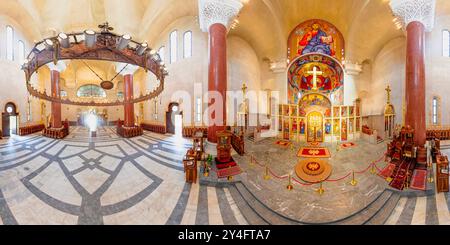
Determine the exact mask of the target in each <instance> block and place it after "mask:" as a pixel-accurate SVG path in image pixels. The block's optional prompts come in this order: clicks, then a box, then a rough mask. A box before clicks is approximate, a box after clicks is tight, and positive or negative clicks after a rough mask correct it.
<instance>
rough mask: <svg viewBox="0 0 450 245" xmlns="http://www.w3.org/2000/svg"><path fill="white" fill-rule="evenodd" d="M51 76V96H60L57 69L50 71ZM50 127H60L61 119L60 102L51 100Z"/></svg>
mask: <svg viewBox="0 0 450 245" xmlns="http://www.w3.org/2000/svg"><path fill="white" fill-rule="evenodd" d="M50 73H51V74H50V76H51V87H52V97H58V98H60V96H61V94H60V87H59V80H60V73H59V71H50ZM52 128H62V120H61V103H58V102H52Z"/></svg>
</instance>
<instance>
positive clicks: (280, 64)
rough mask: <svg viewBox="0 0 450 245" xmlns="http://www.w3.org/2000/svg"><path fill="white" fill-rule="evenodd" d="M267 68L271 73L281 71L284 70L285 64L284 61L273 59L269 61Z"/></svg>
mask: <svg viewBox="0 0 450 245" xmlns="http://www.w3.org/2000/svg"><path fill="white" fill-rule="evenodd" d="M269 68H270V70H271V71H272V72H273V73H283V72H286V69H287V64H286V61H274V62H270V63H269Z"/></svg>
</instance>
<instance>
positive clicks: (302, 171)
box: [295, 158, 332, 183]
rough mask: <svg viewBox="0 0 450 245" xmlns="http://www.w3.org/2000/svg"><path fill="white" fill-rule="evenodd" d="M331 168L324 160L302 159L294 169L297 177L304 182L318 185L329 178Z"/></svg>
mask: <svg viewBox="0 0 450 245" xmlns="http://www.w3.org/2000/svg"><path fill="white" fill-rule="evenodd" d="M331 171H332V167H331V165H330V164H328V162H327V161H325V160H320V159H317V158H316V159H314V158H309V159H304V160H301V161H299V162H298V164H297V166H296V167H295V173H296V174H297V176H298V177H299V178H300V179H302V180H303V181H305V182H309V183H319V182H322V181H324V180H326V179H328V177H330V175H331Z"/></svg>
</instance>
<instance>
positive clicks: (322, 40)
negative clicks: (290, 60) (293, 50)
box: [299, 23, 336, 56]
mask: <svg viewBox="0 0 450 245" xmlns="http://www.w3.org/2000/svg"><path fill="white" fill-rule="evenodd" d="M333 42H334V40H333V37H332V36H331V35H327V33H325V31H323V30H322V29H321V27H320V24H319V23H314V24H313V25H312V30H311V31H309V32H307V33H306V34H305V35H304V36H303V38H302V40H301V41H300V43H299V45H300V47H304V48H303V49H299V54H300V55H304V54H309V53H321V54H326V55H330V56H334V55H335V54H336V52H335V51H334V50H333V48H332V47H331V44H332V43H333Z"/></svg>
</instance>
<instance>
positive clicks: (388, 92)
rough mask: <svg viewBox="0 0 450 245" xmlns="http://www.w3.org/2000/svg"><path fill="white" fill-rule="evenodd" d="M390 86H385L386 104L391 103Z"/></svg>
mask: <svg viewBox="0 0 450 245" xmlns="http://www.w3.org/2000/svg"><path fill="white" fill-rule="evenodd" d="M391 91H392V90H391V86H389V85H388V86H387V88H386V92H387V103H388V104H391Z"/></svg>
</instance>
